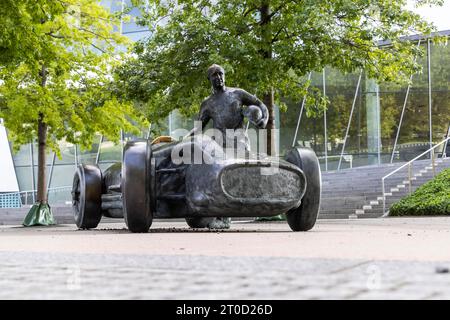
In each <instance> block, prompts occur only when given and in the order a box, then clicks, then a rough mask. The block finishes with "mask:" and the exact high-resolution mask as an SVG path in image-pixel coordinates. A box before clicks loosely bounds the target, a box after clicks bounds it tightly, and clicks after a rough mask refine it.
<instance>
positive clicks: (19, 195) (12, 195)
mask: <svg viewBox="0 0 450 320" xmlns="http://www.w3.org/2000/svg"><path fill="white" fill-rule="evenodd" d="M71 190H72V186H63V187H55V188H50V189H48V196H50V195H51V194H55V193H59V192H67V191H69V192H70V191H71ZM36 193H37V190H24V191H18V192H8V193H1V194H0V203H2V202H5V203H6V202H7V201H8V203H13V204H14V206H11V207H12V208H17V207H20V206H26V205H28V204H32V202H34V200H33V199H35V196H36ZM29 198H31V201H28V199H29ZM10 199H14V201H11V200H10ZM15 199H20V206H16V205H15V204H16V203H17V201H19V200H15ZM2 200H4V201H2ZM17 204H18V203H17ZM11 207H9V208H11ZM0 208H1V207H0ZM4 208H8V206H4Z"/></svg>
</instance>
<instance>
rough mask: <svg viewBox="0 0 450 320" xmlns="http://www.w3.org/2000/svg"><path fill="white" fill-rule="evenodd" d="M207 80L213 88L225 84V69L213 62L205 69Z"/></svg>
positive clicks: (219, 87)
mask: <svg viewBox="0 0 450 320" xmlns="http://www.w3.org/2000/svg"><path fill="white" fill-rule="evenodd" d="M207 74H208V80H209V81H210V82H211V85H212V86H213V88H214V89H215V90H217V89H222V88H223V87H224V86H225V70H224V69H223V68H222V67H221V66H219V65H218V64H213V65H212V66H210V67H209V68H208V71H207Z"/></svg>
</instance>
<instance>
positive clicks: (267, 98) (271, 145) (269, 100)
mask: <svg viewBox="0 0 450 320" xmlns="http://www.w3.org/2000/svg"><path fill="white" fill-rule="evenodd" d="M263 102H264V104H265V105H266V107H267V110H268V111H269V121H268V122H267V127H266V129H267V154H269V155H273V154H274V152H275V132H274V131H272V130H273V129H275V112H274V109H273V91H272V92H270V93H266V94H265V95H264V97H263ZM272 134H273V135H274V136H272Z"/></svg>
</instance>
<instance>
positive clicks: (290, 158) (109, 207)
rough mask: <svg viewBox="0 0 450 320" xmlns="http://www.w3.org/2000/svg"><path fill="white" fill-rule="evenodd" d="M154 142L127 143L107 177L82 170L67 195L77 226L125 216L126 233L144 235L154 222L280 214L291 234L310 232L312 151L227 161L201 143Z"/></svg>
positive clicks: (316, 172)
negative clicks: (71, 198) (292, 231)
mask: <svg viewBox="0 0 450 320" xmlns="http://www.w3.org/2000/svg"><path fill="white" fill-rule="evenodd" d="M158 142H159V143H156V144H151V143H150V142H149V141H146V140H138V141H130V142H128V143H127V144H126V146H125V148H124V155H123V163H122V164H115V165H113V166H111V167H109V168H108V169H106V170H105V171H104V172H101V171H100V169H99V168H98V167H96V166H90V165H80V166H79V168H78V170H77V172H76V174H75V177H74V188H73V192H72V194H73V204H74V205H73V208H74V216H75V220H76V222H77V225H78V227H80V228H95V227H96V226H97V225H98V223H99V222H100V219H101V217H102V216H108V217H114V218H121V217H124V218H125V221H126V223H127V226H128V228H129V229H130V231H132V232H146V231H148V229H149V228H150V226H151V223H152V220H153V219H154V218H186V219H187V221H188V223H189V221H190V222H191V223H189V225H191V226H194V227H204V226H205V225H204V224H201V223H200V224H198V223H197V224H196V223H195V221H196V220H195V219H196V218H214V217H269V216H275V215H279V214H282V213H286V214H287V218H288V219H287V220H288V223H289V225H290V226H291V228H292V229H293V230H295V231H298V230H309V229H311V228H312V227H313V226H314V223H315V221H316V219H317V215H318V213H319V205H320V191H321V178H320V167H319V164H318V160H317V157H316V156H315V154H314V152H313V151H312V150H310V149H306V148H294V149H292V150H291V151H290V152H288V154H287V156H286V158H285V159H278V158H273V157H272V158H271V157H267V156H265V155H261V154H250V153H248V152H247V153H246V154H245V156H244V157H242V155H241V156H236V155H235V154H233V155H232V156H231V157H230V156H229V154H227V152H226V151H228V150H224V148H222V146H220V145H218V144H217V143H216V142H215V141H214V140H212V139H210V138H206V137H194V138H190V139H185V140H183V141H179V142H160V141H158ZM180 154H181V155H182V160H183V161H180V159H177V158H176V157H177V156H180ZM199 160H200V161H199ZM305 197H306V198H305ZM301 217H303V218H301ZM300 218H301V219H300ZM189 219H190V220H189ZM199 221H200V220H199Z"/></svg>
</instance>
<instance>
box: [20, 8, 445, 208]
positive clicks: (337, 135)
mask: <svg viewBox="0 0 450 320" xmlns="http://www.w3.org/2000/svg"><path fill="white" fill-rule="evenodd" d="M102 3H103V5H104V6H105V7H107V8H110V9H111V10H112V11H118V10H122V8H123V7H126V6H127V5H129V4H130V1H129V0H119V1H117V0H104V1H102ZM134 10H135V9H134ZM131 13H133V11H132V12H131ZM136 14H137V11H136ZM121 32H122V33H123V34H126V35H127V36H129V37H130V38H131V39H133V40H138V39H141V38H143V37H146V36H149V32H148V31H146V30H145V29H144V28H142V27H140V26H138V25H136V23H135V21H127V22H122V26H121ZM441 33H442V34H445V35H447V36H448V35H449V34H450V32H448V31H444V32H441ZM422 42H423V43H422V44H421V45H422V46H423V47H424V49H425V50H426V51H427V52H428V53H429V54H426V55H425V56H424V57H423V58H420V59H419V62H420V63H421V64H422V66H423V72H422V73H421V74H415V75H413V77H412V85H411V86H410V87H409V88H408V86H406V85H405V86H399V85H395V84H392V83H381V84H377V83H375V82H374V81H373V80H371V79H368V78H367V77H366V75H365V74H364V72H361V73H360V72H357V73H354V74H342V73H340V72H338V71H336V70H334V69H331V68H326V69H325V70H323V71H322V72H313V73H312V74H311V82H312V86H315V87H316V88H318V89H319V90H321V92H324V93H325V94H326V96H327V97H328V99H329V101H330V104H329V105H328V108H327V110H326V112H324V113H322V114H320V115H318V116H316V117H312V116H311V117H309V116H308V115H307V114H306V112H305V111H303V112H302V115H301V119H300V125H299V128H298V132H297V135H296V137H295V139H294V136H295V132H296V127H297V123H298V121H299V114H300V110H301V106H302V101H286V103H287V105H288V109H287V111H285V112H281V111H280V112H278V110H277V112H276V115H277V119H276V124H277V128H279V130H280V131H279V136H278V139H277V140H278V141H277V146H278V150H279V153H280V155H281V156H283V154H284V153H285V152H286V150H288V149H289V148H291V147H292V145H296V146H300V145H301V146H306V147H310V148H312V149H314V151H315V152H316V154H317V155H318V157H319V159H320V163H321V166H322V170H337V169H338V167H340V169H345V168H349V167H356V166H364V165H370V164H380V163H389V162H391V161H396V162H398V161H408V160H410V159H412V158H413V157H415V156H417V155H418V154H420V153H422V152H423V151H425V150H427V149H428V148H430V140H431V141H432V142H433V143H437V142H440V141H442V140H443V139H444V138H445V136H446V135H447V132H448V129H449V123H450V99H449V98H450V46H448V45H434V44H432V43H431V44H430V46H429V50H427V45H428V43H427V40H422ZM428 62H429V64H430V69H428ZM430 84H431V86H430ZM430 101H431V119H430ZM193 119H194V118H190V119H186V118H183V117H182V116H181V115H180V114H179V112H176V111H175V112H173V113H172V114H171V115H170V116H169V117H168V119H167V121H166V122H165V123H163V124H162V125H160V131H161V133H162V134H171V135H176V132H175V131H176V130H177V129H179V128H184V129H188V130H190V129H191V128H192V126H193ZM430 120H431V121H430ZM430 123H431V130H430ZM430 133H431V134H432V136H431V137H430ZM145 136H146V133H143V137H145ZM129 138H131V137H128V136H127V135H125V137H124V140H127V139H129ZM95 141H98V142H96V143H94V145H93V146H92V147H91V149H90V150H80V149H79V148H78V147H76V146H74V145H72V144H69V143H66V142H61V143H60V147H61V156H62V158H61V159H59V158H58V157H54V155H53V153H49V154H48V155H47V164H48V168H47V175H48V179H47V181H49V185H48V188H49V190H50V192H49V201H50V203H53V204H55V203H56V204H58V203H59V204H66V203H67V202H68V201H70V186H71V184H72V177H73V173H74V170H75V167H76V165H77V164H78V163H87V164H95V163H98V164H99V165H100V167H101V168H102V169H104V168H106V167H107V166H108V165H109V164H111V163H113V162H117V161H121V155H122V145H115V144H113V143H111V142H110V141H105V140H104V139H102V137H101V136H98V137H97V138H96V140H95ZM394 147H395V150H394ZM341 154H342V155H343V157H341ZM13 161H14V165H15V169H16V175H17V179H18V183H19V188H20V190H21V191H29V190H33V189H35V185H36V177H37V148H36V146H35V145H33V148H31V146H30V145H24V146H22V147H21V149H20V150H19V151H18V152H17V153H16V154H14V155H13ZM340 162H341V163H340ZM32 197H33V195H32V193H30V194H27V195H26V202H27V203H28V204H30V203H32V200H33V199H32ZM22 199H24V196H22Z"/></svg>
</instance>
